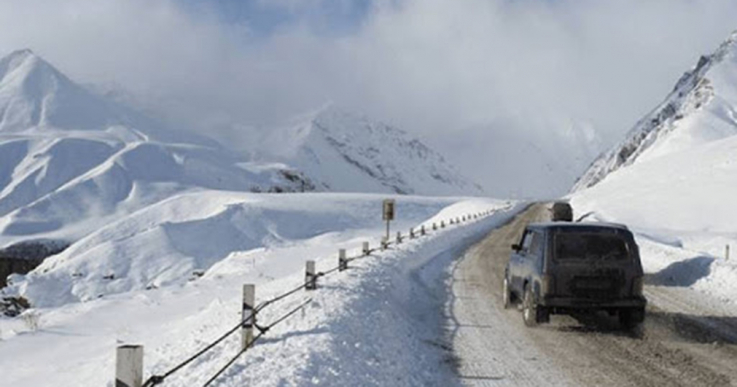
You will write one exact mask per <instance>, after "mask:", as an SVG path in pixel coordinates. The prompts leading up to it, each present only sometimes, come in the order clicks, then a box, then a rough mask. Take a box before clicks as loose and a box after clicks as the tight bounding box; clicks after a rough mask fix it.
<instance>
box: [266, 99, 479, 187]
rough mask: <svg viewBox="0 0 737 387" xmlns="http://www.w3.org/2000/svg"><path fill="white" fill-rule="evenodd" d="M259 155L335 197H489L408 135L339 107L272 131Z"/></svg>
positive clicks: (324, 110) (322, 111)
mask: <svg viewBox="0 0 737 387" xmlns="http://www.w3.org/2000/svg"><path fill="white" fill-rule="evenodd" d="M253 151H254V152H256V153H259V154H261V157H265V158H266V159H277V160H279V161H281V162H283V163H285V164H288V165H292V166H294V167H295V168H298V169H299V170H300V171H302V172H304V173H305V175H307V176H309V177H310V178H311V179H312V180H314V181H315V182H318V186H319V187H321V188H322V189H325V190H329V191H339V192H388V193H398V194H423V195H469V194H476V195H478V194H481V193H482V192H483V191H482V189H481V188H480V187H479V186H478V185H477V184H474V183H472V182H471V181H470V180H468V179H467V178H465V177H463V176H462V175H461V174H460V173H459V172H458V170H456V169H455V168H454V167H453V166H451V165H450V164H449V163H448V162H447V161H446V160H445V159H444V158H443V156H441V155H440V154H438V153H437V152H435V151H434V150H432V149H430V148H428V147H427V146H426V145H424V144H423V143H422V142H420V141H419V140H418V139H416V138H413V137H411V136H410V135H409V134H408V133H406V132H404V131H402V130H400V129H397V128H394V127H391V126H389V125H386V124H384V123H381V122H376V121H372V120H371V119H369V118H367V117H365V116H363V115H360V114H356V113H352V112H349V111H347V110H344V109H341V108H339V107H336V106H334V105H330V106H328V107H326V108H323V109H321V110H318V111H317V112H314V113H310V114H307V115H305V116H303V117H299V118H297V119H295V120H293V122H290V123H289V124H286V125H284V126H283V127H281V128H279V129H275V130H273V131H270V132H269V133H268V134H267V135H266V136H264V138H262V139H261V141H259V142H257V146H256V149H253Z"/></svg>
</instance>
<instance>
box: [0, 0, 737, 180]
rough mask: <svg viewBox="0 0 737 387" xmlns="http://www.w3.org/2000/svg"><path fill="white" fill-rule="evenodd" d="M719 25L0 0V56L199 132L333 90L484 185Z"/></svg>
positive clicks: (614, 4) (491, 4)
mask: <svg viewBox="0 0 737 387" xmlns="http://www.w3.org/2000/svg"><path fill="white" fill-rule="evenodd" d="M734 29H737V1H734V0H701V1H697V0H586V1H584V0H384V1H380V0H352V1H351V0H301V1H300V0H243V1H239V0H180V1H173V0H105V1H99V0H2V1H0V54H4V53H8V52H10V51H12V50H14V49H17V48H23V47H29V48H31V49H33V50H34V51H36V52H37V53H38V54H40V55H42V56H43V57H45V58H46V59H47V60H49V61H50V62H52V63H53V64H54V65H56V66H57V67H58V68H60V69H61V70H62V71H63V72H65V73H67V74H68V75H70V76H71V77H72V78H73V79H75V80H77V81H80V82H82V83H93V84H98V85H104V86H105V87H108V88H109V87H114V88H119V89H124V90H126V92H127V93H130V95H131V96H135V98H136V99H137V100H139V101H145V104H146V105H147V106H149V107H150V108H151V110H156V111H158V112H163V113H164V114H165V115H166V116H167V117H168V118H170V119H172V120H177V121H179V122H186V123H187V125H190V126H193V127H196V128H198V130H202V131H206V132H208V133H210V134H212V135H215V136H217V135H218V134H219V133H221V132H223V131H225V129H223V128H227V127H233V126H234V125H235V126H237V127H243V126H251V127H262V128H263V127H268V126H269V125H272V124H274V123H276V122H280V121H283V120H285V119H286V117H289V116H292V115H295V114H298V113H301V112H304V111H309V110H312V109H315V108H317V107H319V106H323V105H325V104H326V103H328V102H331V101H332V102H334V103H337V104H340V105H343V106H346V107H349V108H353V109H356V110H360V111H362V112H365V113H366V114H368V115H370V116H372V117H375V118H377V119H380V120H383V121H386V122H389V123H391V124H394V125H397V126H399V127H402V128H403V129H405V130H407V131H409V132H412V133H414V134H417V135H418V136H421V137H422V138H423V139H425V140H426V141H427V142H429V143H430V144H431V145H432V146H434V147H435V148H438V149H439V150H440V151H441V152H442V153H444V154H446V156H447V158H449V159H450V160H451V161H453V162H454V163H455V164H457V165H458V166H459V167H461V169H463V170H464V171H465V172H466V174H468V175H471V176H472V177H474V178H476V179H477V180H479V181H480V182H481V183H482V184H484V185H486V186H487V187H492V188H493V187H494V186H495V185H496V184H495V182H494V181H493V180H494V179H498V178H499V177H500V175H499V174H495V173H494V172H493V171H492V169H494V168H491V167H488V164H489V158H488V153H489V149H491V148H493V144H495V143H499V141H500V140H499V139H500V138H510V137H513V138H515V139H517V140H518V139H520V138H523V139H532V140H533V141H536V142H539V143H541V144H543V145H542V146H544V144H545V143H546V142H547V141H546V140H547V139H550V138H555V137H556V136H560V135H561V133H566V131H570V130H571V128H572V127H573V128H586V130H588V131H589V132H593V133H595V134H596V137H597V138H599V143H600V144H604V145H608V144H611V143H612V142H613V141H615V140H616V139H618V138H619V137H621V136H622V135H623V134H624V132H626V130H628V129H629V128H630V127H631V126H632V124H633V123H634V122H635V121H636V120H637V119H638V118H639V117H640V116H642V115H643V114H644V113H646V112H647V111H649V110H650V109H651V108H652V107H654V105H655V104H657V103H658V102H660V100H662V99H663V98H664V97H665V95H666V93H667V92H668V91H669V90H670V89H671V88H672V86H673V84H674V83H675V81H676V80H677V79H678V77H679V76H680V75H681V74H682V73H683V71H685V70H687V69H689V68H690V67H691V66H693V65H694V64H695V63H696V61H697V59H698V56H699V55H700V54H702V53H709V52H711V51H712V50H713V49H714V48H715V47H716V46H717V45H718V44H719V43H720V42H721V41H722V40H724V39H725V38H726V37H727V35H728V34H729V33H730V32H731V31H732V30H734ZM517 140H515V141H517ZM504 162H505V159H502V160H499V159H498V158H497V159H496V160H495V163H496V164H497V165H499V164H501V163H504ZM499 168H507V169H508V171H507V174H509V173H512V172H514V168H511V167H508V166H506V167H505V166H500V167H499ZM492 191H494V190H493V189H492Z"/></svg>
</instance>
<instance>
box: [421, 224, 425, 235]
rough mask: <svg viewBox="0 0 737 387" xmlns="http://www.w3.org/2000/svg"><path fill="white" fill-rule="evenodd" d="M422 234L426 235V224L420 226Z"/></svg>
mask: <svg viewBox="0 0 737 387" xmlns="http://www.w3.org/2000/svg"><path fill="white" fill-rule="evenodd" d="M420 235H425V225H424V224H423V225H422V226H420Z"/></svg>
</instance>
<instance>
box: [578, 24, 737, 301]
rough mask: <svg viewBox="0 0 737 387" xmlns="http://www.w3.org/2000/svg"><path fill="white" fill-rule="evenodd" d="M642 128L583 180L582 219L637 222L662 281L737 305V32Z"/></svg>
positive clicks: (648, 261)
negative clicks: (727, 255)
mask: <svg viewBox="0 0 737 387" xmlns="http://www.w3.org/2000/svg"><path fill="white" fill-rule="evenodd" d="M635 129H636V130H635V131H633V132H632V133H630V134H629V136H628V138H627V140H626V141H625V142H624V143H623V144H621V145H620V146H619V147H617V148H616V149H614V150H612V151H611V152H609V154H608V155H607V156H606V157H604V158H602V159H599V160H598V161H597V163H595V164H594V166H593V167H592V169H591V170H590V171H589V172H588V173H587V175H585V176H584V177H583V178H582V180H581V181H580V182H579V185H578V187H577V188H578V190H577V191H576V192H574V193H573V194H572V195H571V201H572V204H573V206H574V209H575V210H576V212H577V215H576V216H580V215H582V214H586V213H591V215H590V217H591V218H592V219H600V220H606V221H615V222H620V223H624V224H627V225H629V226H630V227H631V228H632V229H633V230H634V231H635V232H636V234H637V238H638V243H639V244H640V245H641V247H642V251H643V254H642V255H643V264H644V266H645V269H646V271H648V272H649V273H651V274H653V276H654V278H658V279H659V281H660V282H658V283H659V284H662V285H664V286H692V287H694V288H696V289H698V290H702V291H704V292H706V293H709V294H713V295H715V296H718V297H719V298H721V299H723V300H725V301H726V302H731V303H734V300H735V298H737V287H736V286H734V284H735V283H737V263H736V262H737V261H735V259H734V250H735V248H737V223H735V219H737V200H735V199H734V197H735V192H737V33H735V34H733V35H732V36H731V37H730V39H728V40H727V41H726V42H725V43H724V44H723V45H722V46H721V47H720V48H719V50H717V51H716V53H715V54H713V55H711V56H708V57H703V58H702V59H701V60H700V61H699V65H698V66H697V67H696V68H695V69H694V70H692V71H690V72H689V73H687V74H686V75H685V76H684V77H683V78H682V79H681V80H680V81H679V82H678V85H677V86H676V89H675V91H674V92H673V93H672V94H671V95H670V96H669V97H668V99H667V100H666V101H665V102H664V103H663V105H661V106H660V107H659V108H658V109H656V110H655V111H654V112H653V113H652V114H650V115H648V116H647V117H646V118H645V119H643V120H642V121H641V122H640V124H639V126H638V127H636V128H635ZM587 186H588V188H586V187H587ZM727 246H730V247H731V250H732V254H731V255H732V256H731V257H730V259H729V260H725V255H726V250H727V248H728V247H727Z"/></svg>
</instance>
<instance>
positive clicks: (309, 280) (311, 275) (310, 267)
mask: <svg viewBox="0 0 737 387" xmlns="http://www.w3.org/2000/svg"><path fill="white" fill-rule="evenodd" d="M305 289H306V290H315V289H317V275H316V273H315V261H307V262H306V265H305Z"/></svg>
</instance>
